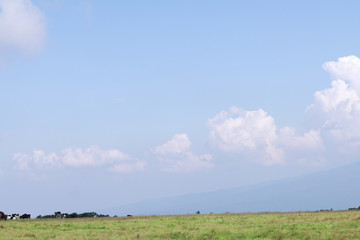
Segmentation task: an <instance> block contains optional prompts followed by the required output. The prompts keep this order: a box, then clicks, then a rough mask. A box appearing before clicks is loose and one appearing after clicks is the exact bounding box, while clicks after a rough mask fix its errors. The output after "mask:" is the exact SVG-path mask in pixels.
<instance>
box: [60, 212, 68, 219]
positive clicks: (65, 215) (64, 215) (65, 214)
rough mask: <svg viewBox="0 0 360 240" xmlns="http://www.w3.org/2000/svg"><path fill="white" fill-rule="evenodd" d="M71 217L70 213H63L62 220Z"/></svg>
mask: <svg viewBox="0 0 360 240" xmlns="http://www.w3.org/2000/svg"><path fill="white" fill-rule="evenodd" d="M68 217H69V214H68V213H62V214H61V218H68Z"/></svg>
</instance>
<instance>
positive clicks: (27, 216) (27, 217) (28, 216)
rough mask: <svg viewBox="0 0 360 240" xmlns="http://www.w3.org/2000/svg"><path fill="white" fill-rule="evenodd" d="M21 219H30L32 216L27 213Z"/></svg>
mask: <svg viewBox="0 0 360 240" xmlns="http://www.w3.org/2000/svg"><path fill="white" fill-rule="evenodd" d="M20 219H30V214H27V213H25V214H23V215H21V216H20Z"/></svg>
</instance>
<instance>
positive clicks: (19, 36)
mask: <svg viewBox="0 0 360 240" xmlns="http://www.w3.org/2000/svg"><path fill="white" fill-rule="evenodd" d="M45 28H46V27H45V17H44V15H43V14H42V12H41V11H40V10H39V9H38V8H37V7H36V6H34V5H33V4H32V2H31V1H30V0H0V58H4V55H6V54H9V53H12V52H15V53H20V54H22V55H31V54H34V53H36V52H37V51H38V50H40V49H41V47H42V46H43V43H44V38H45Z"/></svg>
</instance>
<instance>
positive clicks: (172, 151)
mask: <svg viewBox="0 0 360 240" xmlns="http://www.w3.org/2000/svg"><path fill="white" fill-rule="evenodd" d="M190 146H191V142H190V139H189V138H188V136H187V135H186V134H184V133H183V134H176V135H174V136H173V138H172V139H171V140H169V141H168V142H166V143H164V144H163V145H160V146H157V147H156V148H155V149H153V150H152V152H153V153H154V154H155V156H156V158H157V159H158V160H159V161H160V163H161V164H162V166H163V168H162V169H163V170H164V171H170V172H182V171H185V172H190V171H196V170H201V169H206V168H211V167H212V166H213V164H212V163H211V162H210V161H211V160H212V156H211V155H210V154H203V155H196V154H194V153H193V152H192V151H191V150H190Z"/></svg>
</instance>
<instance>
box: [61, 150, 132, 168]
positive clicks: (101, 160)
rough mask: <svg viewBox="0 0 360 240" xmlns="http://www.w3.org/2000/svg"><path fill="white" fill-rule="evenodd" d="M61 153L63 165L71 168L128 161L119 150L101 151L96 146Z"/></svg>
mask: <svg viewBox="0 0 360 240" xmlns="http://www.w3.org/2000/svg"><path fill="white" fill-rule="evenodd" d="M61 153H62V162H63V164H64V165H67V166H73V167H79V166H100V165H106V164H111V163H114V162H117V161H122V160H125V159H128V156H127V155H125V154H124V153H122V152H120V151H119V150H116V149H110V150H102V149H100V148H98V147H96V146H91V147H88V148H86V149H84V150H83V149H82V148H68V149H65V150H63V151H62V152H61Z"/></svg>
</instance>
